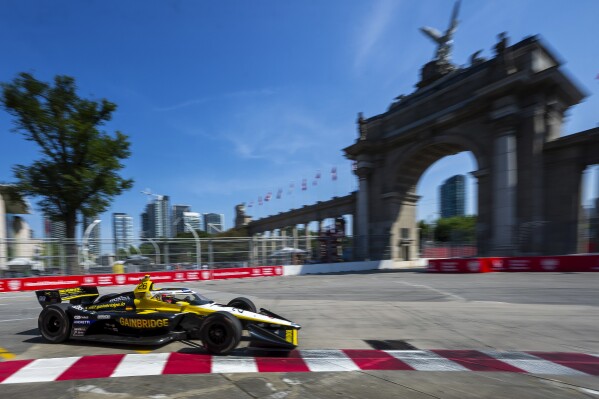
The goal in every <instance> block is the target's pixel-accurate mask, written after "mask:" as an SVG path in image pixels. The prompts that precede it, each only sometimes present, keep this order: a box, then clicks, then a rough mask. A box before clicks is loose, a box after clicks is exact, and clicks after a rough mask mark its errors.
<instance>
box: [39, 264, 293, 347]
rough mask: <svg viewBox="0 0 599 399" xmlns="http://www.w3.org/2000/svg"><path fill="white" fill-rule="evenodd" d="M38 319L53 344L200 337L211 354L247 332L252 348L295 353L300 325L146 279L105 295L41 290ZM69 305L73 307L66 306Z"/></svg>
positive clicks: (244, 302)
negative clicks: (293, 351) (274, 349)
mask: <svg viewBox="0 0 599 399" xmlns="http://www.w3.org/2000/svg"><path fill="white" fill-rule="evenodd" d="M36 295H37V298H38V301H39V303H40V304H41V305H42V307H43V310H42V312H41V313H40V315H39V318H38V327H39V331H40V333H41V334H42V336H43V337H44V338H45V339H46V340H47V341H49V342H52V343H60V342H63V341H65V340H67V339H77V340H87V341H96V342H98V341H100V342H112V343H125V344H138V345H161V344H165V343H167V342H170V341H174V340H185V339H199V340H201V341H202V343H203V345H204V347H205V348H206V350H207V351H208V352H210V353H212V354H220V355H225V354H228V353H230V352H231V351H232V350H234V349H235V348H236V347H237V346H238V345H239V342H240V341H241V337H242V335H243V331H247V333H248V335H249V340H250V346H254V347H267V348H269V347H270V348H280V349H287V350H291V349H293V348H295V347H297V344H298V338H297V335H298V330H299V329H300V328H301V327H300V325H299V324H296V323H293V322H291V321H289V320H287V319H285V318H283V317H281V316H278V315H276V314H274V313H272V312H270V311H268V310H266V309H260V310H259V311H258V310H257V309H256V306H255V305H254V304H253V303H252V301H250V300H249V299H247V298H243V297H239V298H235V299H233V300H231V301H230V302H229V303H228V304H227V305H221V304H218V303H215V302H214V301H211V300H209V299H208V298H205V297H204V296H202V295H200V294H198V293H196V292H194V291H192V290H189V289H187V288H162V289H158V288H156V287H155V286H154V283H152V281H151V279H150V276H149V275H146V276H145V277H144V278H143V279H142V280H141V281H140V283H139V285H137V287H136V288H135V290H134V291H130V292H123V293H116V294H107V295H102V296H100V295H99V293H98V289H97V287H85V286H83V287H78V288H67V289H59V290H41V291H36ZM65 301H69V303H64V302H65Z"/></svg>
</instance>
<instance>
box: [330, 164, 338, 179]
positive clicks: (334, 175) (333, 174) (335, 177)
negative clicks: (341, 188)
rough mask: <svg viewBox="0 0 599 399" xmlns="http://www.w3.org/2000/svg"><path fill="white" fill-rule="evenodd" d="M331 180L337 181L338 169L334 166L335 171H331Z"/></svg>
mask: <svg viewBox="0 0 599 399" xmlns="http://www.w3.org/2000/svg"><path fill="white" fill-rule="evenodd" d="M331 179H332V180H333V181H335V180H337V167H336V166H333V169H331Z"/></svg>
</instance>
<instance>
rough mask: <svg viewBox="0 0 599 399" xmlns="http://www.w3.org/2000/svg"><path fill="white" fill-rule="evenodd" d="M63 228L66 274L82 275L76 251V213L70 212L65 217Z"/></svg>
mask: <svg viewBox="0 0 599 399" xmlns="http://www.w3.org/2000/svg"><path fill="white" fill-rule="evenodd" d="M65 216H66V217H65V227H66V236H67V242H66V247H67V274H69V275H76V274H82V271H81V266H80V265H79V251H78V250H77V240H76V237H75V232H76V231H77V213H76V212H72V213H68V214H67V215H65Z"/></svg>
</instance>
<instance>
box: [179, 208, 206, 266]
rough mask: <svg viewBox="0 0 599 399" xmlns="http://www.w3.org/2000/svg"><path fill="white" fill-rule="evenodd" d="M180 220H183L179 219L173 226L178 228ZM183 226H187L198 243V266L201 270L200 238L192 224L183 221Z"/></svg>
mask: <svg viewBox="0 0 599 399" xmlns="http://www.w3.org/2000/svg"><path fill="white" fill-rule="evenodd" d="M180 220H181V218H177V219H176V220H175V221H174V222H173V225H174V226H176V225H177V224H178V223H179V221H180ZM183 224H184V225H185V227H187V228H188V229H189V231H190V232H191V234H192V235H193V238H194V239H195V242H196V265H197V267H198V268H199V269H201V268H202V242H201V241H200V237H199V236H198V233H197V232H196V231H195V229H194V228H193V226H192V225H191V224H189V222H186V221H185V220H183Z"/></svg>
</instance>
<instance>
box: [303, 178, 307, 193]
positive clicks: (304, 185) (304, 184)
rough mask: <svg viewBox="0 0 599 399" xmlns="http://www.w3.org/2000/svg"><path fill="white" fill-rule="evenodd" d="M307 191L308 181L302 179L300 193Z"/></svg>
mask: <svg viewBox="0 0 599 399" xmlns="http://www.w3.org/2000/svg"><path fill="white" fill-rule="evenodd" d="M307 189H308V180H307V179H302V191H306V190H307Z"/></svg>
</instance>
